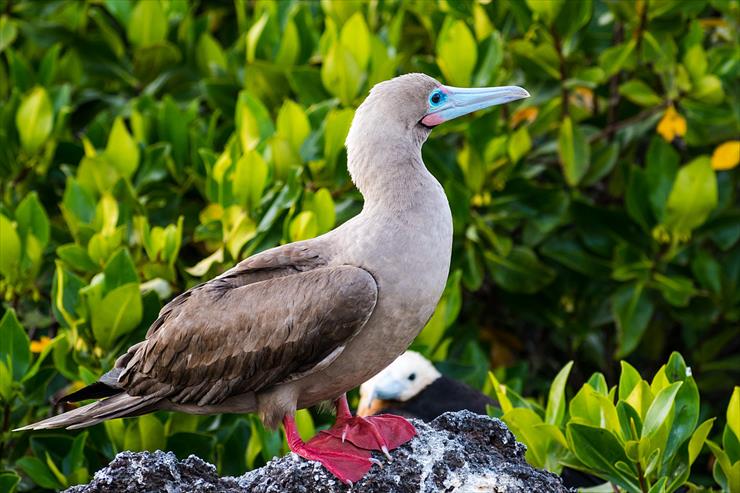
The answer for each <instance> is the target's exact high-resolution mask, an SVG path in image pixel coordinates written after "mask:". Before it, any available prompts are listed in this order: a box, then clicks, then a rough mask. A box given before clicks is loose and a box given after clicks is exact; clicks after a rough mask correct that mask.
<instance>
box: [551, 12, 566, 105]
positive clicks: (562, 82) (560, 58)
mask: <svg viewBox="0 0 740 493" xmlns="http://www.w3.org/2000/svg"><path fill="white" fill-rule="evenodd" d="M550 33H551V34H552V38H553V40H554V41H555V50H556V51H557V52H558V62H559V69H560V91H561V92H560V99H561V102H560V109H561V115H562V116H563V117H566V116H568V115H569V114H570V111H569V108H568V99H570V93H569V91H568V88H567V87H566V86H565V81H566V79H567V78H568V71H567V69H566V66H565V56H564V55H563V44H562V43H561V41H560V35H559V34H558V33H557V31H556V30H555V27H554V26H553V27H552V29H551V30H550Z"/></svg>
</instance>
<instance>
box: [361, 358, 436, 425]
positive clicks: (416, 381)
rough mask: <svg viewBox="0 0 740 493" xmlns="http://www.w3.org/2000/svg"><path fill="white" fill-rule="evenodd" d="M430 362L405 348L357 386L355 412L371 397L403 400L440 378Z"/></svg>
mask: <svg viewBox="0 0 740 493" xmlns="http://www.w3.org/2000/svg"><path fill="white" fill-rule="evenodd" d="M441 376H442V374H441V373H440V372H439V371H438V370H437V369H436V368H435V367H434V365H433V364H432V363H431V362H430V361H429V360H428V359H426V358H425V357H424V356H422V355H421V354H419V353H417V352H416V351H406V352H405V353H403V354H402V355H401V356H399V357H398V358H396V360H395V361H393V363H391V364H390V365H388V366H387V367H386V368H385V369H384V370H383V371H381V372H380V373H378V374H377V375H375V376H374V377H373V378H371V379H370V380H368V381H367V382H365V383H363V384H362V385H361V386H360V404H359V405H358V406H357V411H358V413H363V412H364V411H366V410H367V409H369V408H371V407H372V405H373V401H374V400H375V399H380V400H386V401H400V402H406V401H408V400H409V399H411V398H412V397H414V396H415V395H417V394H419V393H420V392H421V391H422V390H423V389H424V388H425V387H427V386H428V385H430V384H431V383H432V382H434V381H435V380H437V379H438V378H439V377H441Z"/></svg>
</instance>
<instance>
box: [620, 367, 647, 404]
mask: <svg viewBox="0 0 740 493" xmlns="http://www.w3.org/2000/svg"><path fill="white" fill-rule="evenodd" d="M619 364H620V365H621V367H622V372H621V373H620V375H619V400H620V401H623V400H626V399H627V397H629V395H630V394H631V393H632V391H633V390H634V388H635V387H636V386H637V385H638V384H639V383H640V382H641V381H642V377H641V376H640V373H639V372H638V371H637V370H636V369H635V367H634V366H632V365H630V364H629V363H627V362H626V361H620V362H619Z"/></svg>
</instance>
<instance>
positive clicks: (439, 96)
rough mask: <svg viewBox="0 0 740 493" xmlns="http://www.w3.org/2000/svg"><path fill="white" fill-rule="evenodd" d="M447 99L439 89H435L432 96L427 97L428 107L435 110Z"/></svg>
mask: <svg viewBox="0 0 740 493" xmlns="http://www.w3.org/2000/svg"><path fill="white" fill-rule="evenodd" d="M445 99H447V96H446V95H445V93H443V92H442V91H440V90H439V89H436V90H434V91H432V94H430V95H429V106H431V107H432V108H435V107H437V106H439V105H440V104H442V103H443V102H444V100H445Z"/></svg>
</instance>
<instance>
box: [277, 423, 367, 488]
mask: <svg viewBox="0 0 740 493" xmlns="http://www.w3.org/2000/svg"><path fill="white" fill-rule="evenodd" d="M283 426H284V427H285V438H286V439H287V441H288V446H289V447H290V450H291V451H293V452H295V453H296V454H298V455H300V456H301V457H303V458H304V459H308V460H315V461H317V462H320V463H321V464H322V465H323V466H324V467H325V468H326V469H328V470H329V472H331V473H332V474H333V475H334V476H336V477H337V478H338V479H339V480H340V481H342V482H344V483H347V484H352V483H354V482H356V481H359V480H360V479H362V477H363V476H365V474H366V473H367V472H368V471H369V470H370V467H372V465H373V464H376V463H379V462H378V460H377V459H373V458H372V457H370V452H369V451H368V450H363V449H361V448H359V447H356V446H355V445H353V444H352V443H350V442H343V441H342V440H341V439H340V438H337V437H335V436H333V435H331V434H329V433H327V432H325V431H322V432H319V433H318V434H317V435H316V436H315V437H313V438H312V439H311V440H309V441H308V443H304V442H303V440H302V439H301V436H300V435H299V434H298V429H297V428H296V424H295V419H293V418H292V417H290V416H285V417H284V418H283Z"/></svg>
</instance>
